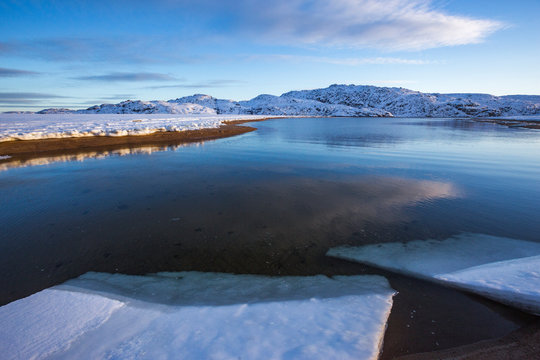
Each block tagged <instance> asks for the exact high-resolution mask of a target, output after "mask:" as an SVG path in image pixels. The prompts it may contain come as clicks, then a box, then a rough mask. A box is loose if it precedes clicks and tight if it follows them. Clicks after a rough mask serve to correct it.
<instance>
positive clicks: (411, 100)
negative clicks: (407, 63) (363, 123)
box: [282, 85, 540, 117]
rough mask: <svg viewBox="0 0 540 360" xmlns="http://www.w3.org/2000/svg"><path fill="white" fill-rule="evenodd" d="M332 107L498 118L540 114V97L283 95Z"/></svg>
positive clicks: (337, 91)
mask: <svg viewBox="0 0 540 360" xmlns="http://www.w3.org/2000/svg"><path fill="white" fill-rule="evenodd" d="M282 96H283V97H288V98H294V99H311V100H317V101H320V102H323V103H329V104H342V105H347V106H352V107H367V108H371V107H373V108H377V109H382V110H385V111H388V112H390V113H392V115H393V116H398V117H467V116H477V117H497V116H512V115H532V114H540V96H520V95H514V96H500V97H499V96H493V95H487V94H429V93H422V92H419V91H412V90H408V89H403V88H388V87H376V86H356V85H332V86H330V87H328V88H325V89H316V90H303V91H291V92H288V93H286V94H283V95H282Z"/></svg>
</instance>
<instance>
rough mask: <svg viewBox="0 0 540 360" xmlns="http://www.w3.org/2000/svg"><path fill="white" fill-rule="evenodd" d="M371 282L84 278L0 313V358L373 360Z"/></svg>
mask: <svg viewBox="0 0 540 360" xmlns="http://www.w3.org/2000/svg"><path fill="white" fill-rule="evenodd" d="M393 295H394V291H393V290H392V289H391V288H390V287H389V285H388V282H387V281H386V279H385V278H383V277H380V276H336V277H334V278H328V277H326V276H322V275H320V276H312V277H263V276H254V275H231V274H215V273H196V272H187V273H160V274H154V275H147V276H129V275H120V274H103V273H88V274H85V275H83V276H81V277H79V278H77V279H74V280H70V281H68V282H67V283H64V284H62V285H59V286H55V287H53V288H50V289H46V290H43V291H41V292H38V293H36V294H34V295H31V296H29V297H27V298H24V299H21V300H18V301H15V302H12V303H10V304H7V305H5V306H3V307H0V322H1V323H2V326H1V327H0V348H1V349H2V358H3V359H29V358H44V357H51V358H71V359H98V358H99V359H104V358H107V359H109V358H114V359H119V358H121V359H124V358H142V359H158V358H178V359H209V358H212V359H233V358H234V359H238V358H246V359H260V358H265V359H302V358H305V359H329V358H335V359H337V358H339V359H348V358H350V359H353V358H354V359H376V358H377V357H378V354H379V351H380V346H381V344H382V339H383V335H384V331H385V327H386V321H387V317H388V315H389V313H390V310H391V306H392V296H393Z"/></svg>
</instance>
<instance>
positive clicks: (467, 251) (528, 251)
mask: <svg viewBox="0 0 540 360" xmlns="http://www.w3.org/2000/svg"><path fill="white" fill-rule="evenodd" d="M327 255H329V256H334V257H338V258H343V259H347V260H354V261H358V262H361V263H364V264H368V265H372V266H376V267H380V268H384V269H387V270H392V271H396V272H399V273H404V274H408V275H411V276H415V277H418V278H423V279H427V280H431V281H435V282H439V283H442V284H445V285H449V286H452V287H456V288H459V289H463V290H467V291H470V292H473V293H476V294H479V295H482V296H485V297H488V298H491V299H493V300H496V301H500V302H502V303H505V304H508V305H512V306H515V307H518V308H520V309H523V310H525V311H528V312H532V313H536V314H540V256H539V255H540V243H534V242H529V241H523V240H516V239H508V238H502V237H495V236H490V235H484V234H461V235H458V236H455V237H452V238H449V239H446V240H442V241H440V240H418V241H411V242H408V243H386V244H374V245H366V246H360V247H338V248H333V249H330V250H329V251H328V253H327Z"/></svg>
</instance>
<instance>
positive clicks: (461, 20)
mask: <svg viewBox="0 0 540 360" xmlns="http://www.w3.org/2000/svg"><path fill="white" fill-rule="evenodd" d="M160 3H161V5H164V6H170V7H177V8H178V10H179V11H184V12H185V11H188V12H193V13H194V14H197V16H200V17H207V18H209V19H210V20H211V19H214V21H216V20H215V19H218V15H221V16H226V17H227V18H228V19H230V22H229V25H228V27H227V30H228V31H237V32H240V33H242V34H243V35H244V36H251V37H255V38H257V39H264V40H265V41H270V42H273V43H287V44H293V45H294V44H299V43H304V44H312V45H325V46H328V45H330V46H332V45H333V46H346V47H371V48H383V49H387V50H421V49H428V48H435V47H442V46H454V45H464V44H474V43H478V42H481V41H483V40H484V39H485V38H486V37H487V36H489V35H490V34H492V33H493V32H495V31H497V30H499V29H501V28H503V27H504V26H505V25H504V24H503V23H501V22H498V21H494V20H490V19H479V18H473V17H469V16H463V15H458V14H450V13H448V12H447V11H445V10H443V9H441V8H439V7H436V6H435V5H434V4H433V2H432V1H431V0H386V1H381V0H332V1H328V0H272V1H265V2H261V1H253V0H236V1H234V2H229V1H222V0H199V1H197V2H190V1H178V2H172V1H169V0H162V1H160ZM205 11H206V13H205ZM207 22H208V21H207ZM220 30H222V29H221V28H220Z"/></svg>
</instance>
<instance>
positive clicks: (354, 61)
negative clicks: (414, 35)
mask: <svg viewBox="0 0 540 360" xmlns="http://www.w3.org/2000/svg"><path fill="white" fill-rule="evenodd" d="M249 58H251V59H256V60H260V59H270V60H283V61H293V62H316V63H325V64H333V65H347V66H359V65H385V64H398V65H427V64H438V63H440V62H439V61H431V60H420V59H404V58H396V57H368V58H361V57H359V58H354V57H328V56H309V55H287V54H273V55H256V56H249Z"/></svg>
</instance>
